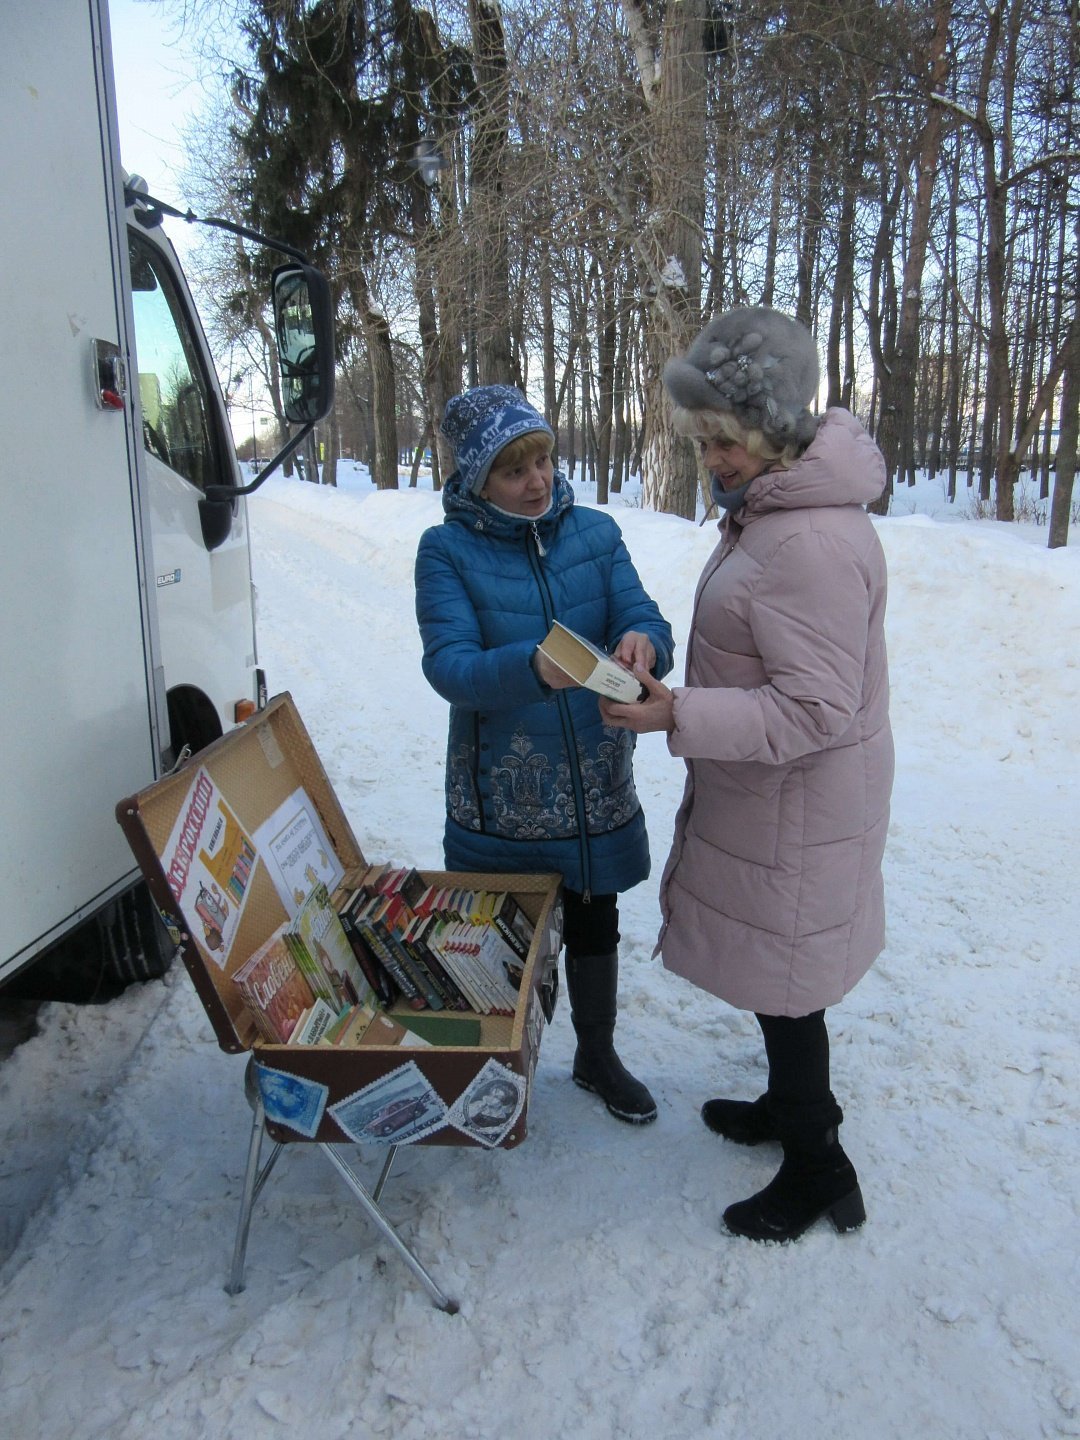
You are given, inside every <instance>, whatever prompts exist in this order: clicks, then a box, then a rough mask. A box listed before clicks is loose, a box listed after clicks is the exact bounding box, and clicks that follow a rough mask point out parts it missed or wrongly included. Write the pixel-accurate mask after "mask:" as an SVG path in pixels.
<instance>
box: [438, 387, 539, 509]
mask: <svg viewBox="0 0 1080 1440" xmlns="http://www.w3.org/2000/svg"><path fill="white" fill-rule="evenodd" d="M439 428H440V430H441V431H442V433H443V434H444V435H445V436H446V438H447V440H449V441H450V444H451V445H452V446H453V450H454V461H455V463H456V465H457V468H458V473H459V474H460V475H461V480H462V483H463V485H464V486H465V488H466V489H467V490H471V491H472V493H473V494H474V495H479V493H480V491H481V490H482V489H483V488H484V482H485V480H486V479H487V477H488V471H489V470H490V469H491V465H492V462H493V461H494V459H495V457H496V456H497V455H498V453H499V451H500V450H503V449H505V447H506V446H507V445H509V444H510V442H511V440H517V439H519V438H520V437H521V436H522V435H530V434H532V432H533V431H536V430H539V431H540V432H541V433H542V434H544V435H550V436H551V443H552V444H554V443H555V433H554V431H553V430H552V428H551V426H550V425H549V424H548V423H547V421H546V420H545V419H544V417H543V416H542V415H541V414H540V412H539V411H538V410H534V409H533V407H532V406H531V405H530V404H529V402H528V401H527V400H526V399H525V396H524V395H523V394H522V393H521V391H520V390H518V389H517V388H516V387H515V386H513V385H479V386H477V387H476V389H475V390H466V391H465V392H464V394H462V395H455V396H454V398H453V399H452V400H448V401H447V402H446V414H445V415H444V416H443V420H442V424H441V425H440V427H439Z"/></svg>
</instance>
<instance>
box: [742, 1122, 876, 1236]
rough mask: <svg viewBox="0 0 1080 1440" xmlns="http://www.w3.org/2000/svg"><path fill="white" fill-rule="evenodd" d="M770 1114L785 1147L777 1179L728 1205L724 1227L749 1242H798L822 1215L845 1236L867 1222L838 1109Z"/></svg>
mask: <svg viewBox="0 0 1080 1440" xmlns="http://www.w3.org/2000/svg"><path fill="white" fill-rule="evenodd" d="M769 1109H770V1113H771V1114H772V1118H773V1120H774V1122H775V1124H776V1127H777V1130H778V1132H779V1135H780V1142H781V1144H782V1145H783V1147H784V1159H783V1163H782V1164H781V1166H780V1169H779V1170H778V1171H777V1173H776V1175H775V1176H774V1177H773V1179H772V1180H771V1181H770V1182H769V1184H768V1185H766V1186H765V1189H764V1190H759V1191H758V1193H757V1194H756V1195H751V1197H750V1199H749V1200H741V1201H739V1203H738V1204H736V1205H729V1206H728V1208H727V1209H726V1210H725V1211H724V1224H725V1225H726V1226H727V1228H728V1229H729V1230H730V1231H732V1233H733V1234H735V1235H745V1236H746V1237H747V1238H748V1239H750V1240H795V1239H797V1238H798V1236H800V1235H801V1234H802V1233H803V1231H804V1230H809V1228H810V1226H811V1225H813V1224H814V1222H815V1221H817V1220H820V1219H821V1217H822V1216H823V1215H828V1217H829V1219H830V1220H831V1221H832V1223H833V1224H834V1225H835V1226H836V1229H837V1230H838V1231H839V1232H840V1233H841V1234H843V1232H844V1231H846V1230H855V1229H857V1228H858V1226H860V1225H861V1224H862V1223H863V1222H864V1221H865V1219H866V1207H865V1206H864V1205H863V1198H862V1191H861V1190H860V1189H859V1177H858V1176H857V1175H856V1174H855V1167H854V1165H852V1163H851V1161H850V1160H849V1159H848V1157H847V1156H846V1155H845V1154H844V1150H843V1147H842V1146H841V1144H840V1139H839V1136H838V1135H837V1126H838V1125H839V1123H840V1121H841V1119H842V1118H843V1115H842V1112H841V1110H840V1107H839V1105H837V1104H836V1101H835V1100H832V1099H831V1098H830V1103H829V1104H828V1105H803V1106H798V1105H790V1104H788V1105H783V1106H780V1105H777V1104H776V1102H775V1101H770V1105H769Z"/></svg>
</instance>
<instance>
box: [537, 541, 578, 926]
mask: <svg viewBox="0 0 1080 1440" xmlns="http://www.w3.org/2000/svg"><path fill="white" fill-rule="evenodd" d="M529 528H530V530H531V531H532V539H533V543H534V544H535V546H536V550H535V551H534V550H533V548H532V546H530V545H529V541H528V538H526V540H525V550H526V554H527V555H528V557H529V566H530V568H531V569H532V572H533V575H534V576H535V577H536V586H537V589H538V590H539V592H540V605H541V608H542V609H543V612H544V624H545V626H546V628H547V629H548V630H550V629H551V622H552V621H553V620H554V619H555V606H554V602H553V601H552V598H551V590H550V588H549V586H548V583H547V577H546V576H545V574H544V571H543V568H542V566H541V564H540V560H541V558H542V557H543V556H545V555H546V554H547V553H548V552H547V550H546V549H545V548H544V545H543V542H542V541H541V539H540V532H539V530H538V529H537V526H536V522H535V521H533V523H532V525H531V526H530V527H529ZM555 703H556V705H557V706H558V707H559V719H560V721H561V723H562V730H563V743H564V744H565V746H566V754H567V758H568V759H569V761H570V779H571V782H572V783H573V787H574V804H575V805H576V806H577V813H578V850H579V852H580V854H581V879H582V899H583V900H585V901H586V903H588V901H589V900H591V898H592V866H591V864H590V860H589V837H588V823H587V817H586V814H585V787H584V785H583V784H582V782H581V770H580V768H579V766H578V757H577V745H576V744H575V735H574V722H573V721H572V720H571V718H570V706H569V704H568V702H567V699H566V696H565V694H564V693H563V691H561V690H556V692H555Z"/></svg>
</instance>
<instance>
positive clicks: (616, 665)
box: [537, 620, 649, 705]
mask: <svg viewBox="0 0 1080 1440" xmlns="http://www.w3.org/2000/svg"><path fill="white" fill-rule="evenodd" d="M537 648H538V649H539V650H540V652H541V653H542V654H543V655H546V656H547V658H548V659H549V660H550V661H551V663H552V664H553V665H557V666H558V668H559V669H560V670H561V671H562V672H563V674H564V675H569V677H570V679H571V680H573V681H574V682H575V683H576V684H578V685H583V686H584V687H585V689H586V690H595V691H596V693H597V694H598V695H606V696H607V698H608V699H609V700H618V701H620V702H621V703H623V704H625V705H631V704H634V703H635V702H636V701H638V700H644V698H645V696H646V695H647V694H648V693H649V692H648V691H647V690H646V689H645V686H644V685H642V683H641V681H640V680H639V679H638V678H637V676H636V675H635V674H634V672H633V671H632V670H628V669H627V668H626V666H625V665H623V664H621V663H620V662H619V661H618V660H615V659H613V658H612V656H610V655H608V654H606V653H605V652H604V651H603V650H601V649H600V648H599V647H598V646H596V645H594V644H593V643H592V641H591V640H586V639H585V637H584V636H583V635H579V634H578V633H577V632H576V631H575V630H570V629H568V628H567V627H566V626H565V625H560V623H559V622H558V620H556V621H555V622H554V623H553V624H552V627H551V629H550V630H549V631H548V633H547V634H546V635H545V636H544V638H543V640H541V641H540V644H539V646H538V647H537Z"/></svg>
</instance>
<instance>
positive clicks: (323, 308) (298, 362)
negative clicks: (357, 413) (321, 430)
mask: <svg viewBox="0 0 1080 1440" xmlns="http://www.w3.org/2000/svg"><path fill="white" fill-rule="evenodd" d="M271 292H272V295H273V303H274V334H275V337H276V339H277V348H278V358H279V360H280V363H281V403H282V408H283V409H284V411H285V418H286V420H288V421H289V422H290V423H291V424H293V425H313V424H315V422H316V421H318V420H322V419H323V418H324V417H325V416H326V415H329V413H330V410H331V408H332V407H333V404H334V310H333V301H332V299H331V296H330V286H329V284H328V283H327V280H326V277H325V275H323V274H322V272H321V271H319V270H316V269H315V268H314V267H313V266H311V265H305V264H304V263H303V262H300V261H297V262H295V263H291V264H288V265H279V266H278V268H277V269H276V270H275V271H274V273H273V276H272V278H271Z"/></svg>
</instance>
